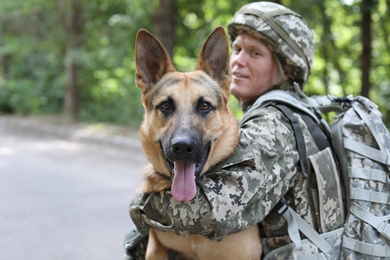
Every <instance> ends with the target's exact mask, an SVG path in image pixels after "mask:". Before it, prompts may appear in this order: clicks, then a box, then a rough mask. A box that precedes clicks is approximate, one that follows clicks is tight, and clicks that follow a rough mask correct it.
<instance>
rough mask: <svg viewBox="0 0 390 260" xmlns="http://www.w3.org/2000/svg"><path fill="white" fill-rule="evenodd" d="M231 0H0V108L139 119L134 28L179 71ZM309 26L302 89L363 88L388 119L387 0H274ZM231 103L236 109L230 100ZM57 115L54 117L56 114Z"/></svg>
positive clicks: (238, 1)
mask: <svg viewBox="0 0 390 260" xmlns="http://www.w3.org/2000/svg"><path fill="white" fill-rule="evenodd" d="M248 2H250V1H243V0H235V1H225V0H197V1H187V0H148V1H145V0H58V1H53V0H52V1H47V0H29V1H25V0H1V1H0V113H2V114H7V115H24V116H26V115H28V116H49V115H56V116H57V115H61V117H56V118H57V119H59V118H61V120H66V121H68V122H75V121H79V122H104V123H113V124H119V125H128V126H131V127H135V128H138V126H139V123H140V121H141V120H142V115H143V108H142V106H141V103H140V91H139V90H138V89H137V87H136V86H135V83H134V75H135V64H134V42H135V35H136V32H137V31H138V30H139V29H140V28H146V29H148V30H149V31H151V32H152V33H153V34H155V35H156V36H157V37H158V38H159V39H161V41H162V42H163V44H164V45H165V46H166V47H167V49H168V50H169V52H170V54H171V55H173V60H174V63H175V65H176V66H177V68H178V70H182V71H184V70H191V69H194V67H195V64H196V60H197V54H198V51H199V48H200V47H201V44H202V43H203V40H204V39H205V37H206V36H207V34H209V33H210V32H211V31H212V29H214V27H216V26H218V25H222V26H224V27H225V28H226V26H227V24H228V22H229V20H230V19H231V18H232V16H233V14H234V13H235V11H237V10H238V9H239V8H240V7H241V6H242V5H243V4H246V3H248ZM274 2H278V3H281V4H284V5H286V6H288V7H289V8H291V9H292V10H294V11H296V12H298V13H300V14H301V15H302V16H303V17H304V18H305V19H306V20H307V22H308V23H309V25H310V27H311V28H312V29H313V32H314V36H315V42H316V53H315V59H314V65H313V70H312V75H311V78H310V80H309V82H308V85H307V87H306V89H305V91H306V92H307V93H308V94H325V93H330V94H334V95H347V94H354V95H359V94H361V95H364V96H369V97H370V98H371V99H373V100H374V101H375V102H376V103H377V104H379V105H380V109H381V111H382V113H383V114H384V117H385V121H386V124H387V125H388V126H389V125H390V113H389V107H390V102H389V99H390V76H389V75H390V74H389V70H390V36H389V34H390V15H389V8H390V1H389V0H301V1H300V0H280V1H274ZM232 108H233V110H234V111H235V113H236V114H237V115H238V114H239V112H238V111H239V109H237V108H236V106H235V103H234V102H232ZM62 115H63V117H62Z"/></svg>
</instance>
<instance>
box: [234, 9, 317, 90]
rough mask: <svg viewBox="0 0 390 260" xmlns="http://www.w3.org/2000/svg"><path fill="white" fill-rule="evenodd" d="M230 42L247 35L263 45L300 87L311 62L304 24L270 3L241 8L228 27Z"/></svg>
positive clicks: (310, 40) (310, 39)
mask: <svg viewBox="0 0 390 260" xmlns="http://www.w3.org/2000/svg"><path fill="white" fill-rule="evenodd" d="M228 32H229V35H230V38H231V41H232V42H233V41H234V40H235V38H236V37H237V35H239V34H241V33H248V34H251V35H253V36H254V37H256V38H258V39H260V40H261V41H262V42H264V43H265V44H266V45H267V46H269V48H270V49H271V50H272V52H273V53H274V54H275V55H276V57H277V58H278V60H279V61H280V63H281V64H282V66H283V68H284V69H285V70H286V72H287V73H288V75H289V76H290V79H292V80H293V81H295V82H297V83H298V84H299V85H300V86H301V88H303V86H304V84H305V83H306V81H307V79H308V77H309V75H310V71H311V65H312V63H313V56H314V41H313V34H312V32H311V30H310V28H309V26H308V25H307V23H306V21H305V20H304V19H303V18H302V17H301V16H300V15H299V14H297V13H295V12H293V11H291V10H290V9H288V8H286V7H284V6H282V5H279V4H275V3H271V2H256V3H250V4H247V5H244V6H243V7H242V8H241V9H240V10H239V11H238V12H237V13H236V14H235V15H234V17H233V19H232V20H231V21H230V23H229V25H228Z"/></svg>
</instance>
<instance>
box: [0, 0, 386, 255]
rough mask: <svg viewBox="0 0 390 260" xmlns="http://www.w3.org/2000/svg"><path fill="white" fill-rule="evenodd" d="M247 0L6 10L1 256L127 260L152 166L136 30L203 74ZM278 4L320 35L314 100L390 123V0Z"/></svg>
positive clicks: (1, 42) (127, 0) (144, 0)
mask: <svg viewBox="0 0 390 260" xmlns="http://www.w3.org/2000/svg"><path fill="white" fill-rule="evenodd" d="M248 2H250V1H243V0H233V1H226V0H197V1H188V0H57V1H55V0H50V1H47V0H28V1H26V0H0V177H1V181H0V198H1V200H0V260H3V259H4V260H9V259H12V260H19V259H20V260H22V259H26V258H28V259H37V260H38V259H39V260H46V259H47V260H49V259H50V260H51V259H67V260H68V259H69V260H74V259H77V260H79V259H102V260H105V259H122V255H123V248H122V241H123V237H124V235H125V234H126V233H127V232H128V231H129V230H130V229H131V221H130V217H129V215H128V212H127V211H128V206H129V203H130V201H131V198H132V197H133V195H134V190H135V189H136V188H137V187H138V186H139V183H140V181H141V179H142V168H143V166H144V165H145V163H146V160H145V158H144V156H143V154H142V151H141V148H140V145H139V142H138V141H137V139H138V137H137V129H138V127H139V124H140V122H141V120H142V117H143V107H142V105H141V102H140V96H141V93H140V91H139V89H138V88H137V87H136V85H135V64H134V43H135V36H136V33H137V31H138V30H139V29H140V28H146V29H148V30H149V31H151V32H152V33H153V34H155V35H156V36H157V37H158V38H159V39H160V40H161V41H162V42H163V44H164V45H165V46H166V48H167V49H168V51H169V53H170V55H171V56H172V57H173V61H174V64H175V65H176V67H177V69H178V70H180V71H187V70H193V69H194V68H195V65H196V62H197V55H198V52H199V49H200V47H201V45H202V43H203V41H204V39H205V37H206V36H207V35H208V34H209V33H210V32H211V31H212V30H213V29H214V28H215V27H216V26H218V25H222V26H224V27H225V28H226V26H227V24H228V22H229V20H230V19H231V18H232V16H233V14H234V13H235V12H236V11H237V10H238V9H239V8H240V7H241V6H242V5H244V4H246V3H248ZM274 2H278V3H281V4H284V5H286V6H287V7H289V8H291V9H292V10H294V11H296V12H298V13H300V14H301V15H302V16H303V17H304V18H305V19H306V20H307V22H308V24H309V25H310V27H311V28H312V29H313V32H314V37H315V42H316V53H315V59H314V64H313V69H312V75H311V77H310V80H309V82H308V85H307V86H306V88H305V91H306V93H307V94H327V93H330V94H333V95H347V94H353V95H364V96H369V97H370V98H371V99H372V100H373V101H374V102H376V103H377V104H378V105H379V106H380V109H381V111H382V113H383V115H384V120H385V122H386V125H387V126H388V127H389V126H390V112H389V108H390V102H389V100H390V73H389V72H390V36H389V34H390V15H389V10H390V0H280V1H274ZM230 105H231V107H232V109H233V111H234V113H235V115H236V116H237V117H239V116H240V109H239V108H238V105H237V102H235V100H234V98H232V102H231V103H230ZM130 141H135V145H134V144H133V143H132V142H130Z"/></svg>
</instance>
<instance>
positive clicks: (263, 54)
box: [230, 34, 281, 104]
mask: <svg viewBox="0 0 390 260" xmlns="http://www.w3.org/2000/svg"><path fill="white" fill-rule="evenodd" d="M232 49H233V52H232V55H231V58H230V68H231V71H232V75H233V77H232V82H231V84H230V91H231V93H232V94H233V95H234V96H236V97H237V98H238V99H240V101H241V103H242V104H246V103H248V102H251V101H254V100H255V99H257V98H258V97H259V96H260V95H261V94H263V93H265V92H266V91H268V90H270V89H271V88H273V87H274V86H275V85H278V84H279V83H281V82H280V79H279V68H278V63H277V61H276V59H275V58H274V56H273V54H272V52H271V50H270V49H269V48H268V46H267V45H265V44H264V43H263V42H261V41H260V40H258V39H257V38H255V37H253V36H252V35H249V34H240V35H238V36H237V38H236V39H235V40H234V42H233V43H232Z"/></svg>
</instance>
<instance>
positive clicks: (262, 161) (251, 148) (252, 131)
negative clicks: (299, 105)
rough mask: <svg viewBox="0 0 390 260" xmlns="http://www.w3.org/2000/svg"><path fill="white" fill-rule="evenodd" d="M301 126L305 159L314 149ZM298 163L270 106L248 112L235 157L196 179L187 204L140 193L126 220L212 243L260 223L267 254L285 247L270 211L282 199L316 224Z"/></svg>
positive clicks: (283, 123)
mask: <svg viewBox="0 0 390 260" xmlns="http://www.w3.org/2000/svg"><path fill="white" fill-rule="evenodd" d="M298 118H300V117H299V116H298ZM300 123H301V125H302V127H303V132H304V136H305V142H306V144H307V150H308V155H310V154H313V153H315V152H316V151H317V148H316V147H315V144H314V141H313V140H312V138H311V135H310V134H309V132H308V130H307V127H306V126H305V125H304V123H303V121H302V120H301V119H300ZM298 159H299V158H298V152H297V149H296V141H295V137H294V134H293V130H292V127H291V125H290V122H289V121H288V120H287V119H286V118H285V117H284V116H283V115H282V113H281V112H280V111H279V110H277V109H276V108H274V107H261V108H256V109H251V110H250V111H249V112H247V113H245V114H244V117H243V119H242V120H241V128H240V143H239V145H238V147H237V149H236V150H235V152H234V154H233V155H231V156H230V157H229V158H228V159H227V160H225V161H224V162H221V163H220V164H218V165H216V166H215V167H213V169H211V170H210V171H209V172H207V173H205V174H204V175H202V176H201V177H200V178H199V180H198V192H197V195H196V197H195V198H194V199H193V200H192V201H190V202H189V203H188V202H178V201H175V200H174V199H172V196H171V192H170V191H166V192H160V193H153V194H142V193H141V194H139V195H138V196H136V197H135V198H134V200H133V201H132V202H131V205H130V215H131V218H132V220H133V222H134V224H135V225H136V226H137V228H138V230H139V231H140V232H141V233H146V232H148V229H149V228H155V229H159V230H163V231H169V232H175V233H176V234H177V235H181V236H187V235H201V236H205V237H207V238H209V239H212V240H216V241H220V240H222V239H223V238H224V236H225V235H227V234H231V233H235V232H239V231H240V230H243V229H246V228H248V227H249V226H252V225H256V224H258V223H260V222H261V226H262V228H261V233H262V237H263V238H264V239H263V252H264V253H267V252H268V251H269V250H271V249H273V248H276V247H279V246H281V245H284V244H286V243H290V240H289V238H288V235H287V223H285V220H284V218H283V217H281V216H279V215H278V214H277V213H276V212H274V211H272V209H273V208H274V206H275V205H276V204H277V203H278V202H279V200H280V199H281V198H282V197H284V198H285V200H287V201H288V203H289V205H290V206H291V207H293V208H294V209H295V210H296V212H297V213H298V214H300V215H301V216H303V217H304V218H305V220H307V221H308V222H309V223H310V224H311V225H313V226H315V223H314V222H315V220H314V219H313V216H314V215H315V214H314V212H313V209H312V208H311V205H310V203H309V200H308V194H307V191H308V190H309V189H308V187H309V182H308V180H307V178H304V177H303V174H302V172H301V170H300V166H299V164H298Z"/></svg>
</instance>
